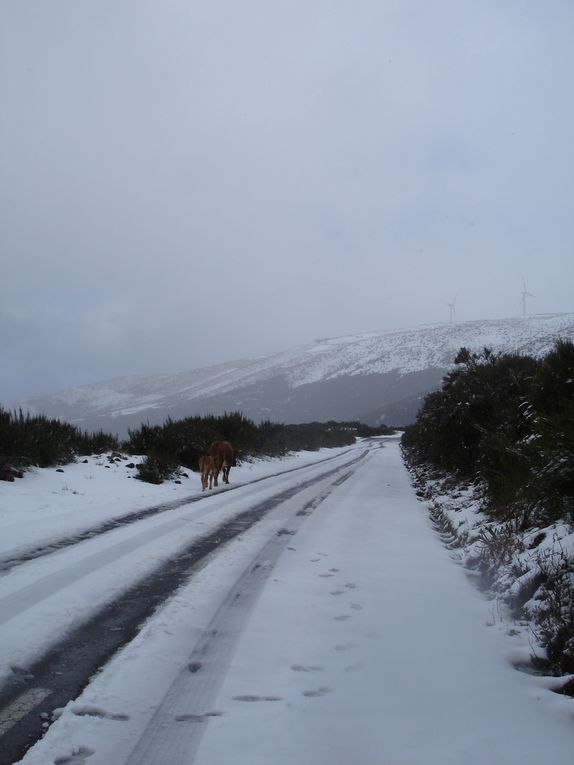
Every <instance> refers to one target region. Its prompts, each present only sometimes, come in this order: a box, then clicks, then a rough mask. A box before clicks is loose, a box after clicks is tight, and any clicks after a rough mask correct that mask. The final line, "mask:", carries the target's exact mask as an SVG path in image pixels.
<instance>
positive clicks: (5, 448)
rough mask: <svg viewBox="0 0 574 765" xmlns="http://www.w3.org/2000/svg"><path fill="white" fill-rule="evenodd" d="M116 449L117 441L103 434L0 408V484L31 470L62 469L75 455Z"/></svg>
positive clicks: (41, 416) (40, 416)
mask: <svg viewBox="0 0 574 765" xmlns="http://www.w3.org/2000/svg"><path fill="white" fill-rule="evenodd" d="M117 447H118V441H117V438H115V437H114V436H112V435H109V434H107V433H102V432H100V433H86V432H85V431H82V430H80V429H79V428H76V427H75V426H74V425H70V424H69V423H66V422H61V421H60V420H54V419H49V418H48V417H44V416H43V415H39V416H32V415H29V414H24V413H23V412H22V411H21V410H20V411H19V412H8V411H6V410H5V409H3V408H2V407H0V480H4V481H13V480H14V478H21V477H22V474H23V471H24V470H25V469H26V468H28V467H31V466H37V467H49V466H52V465H64V464H65V463H66V462H71V461H72V460H73V459H74V458H75V457H76V456H77V455H79V454H95V453H100V452H104V451H108V450H110V449H117Z"/></svg>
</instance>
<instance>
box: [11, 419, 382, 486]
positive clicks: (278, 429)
mask: <svg viewBox="0 0 574 765" xmlns="http://www.w3.org/2000/svg"><path fill="white" fill-rule="evenodd" d="M387 432H392V431H389V429H387V428H385V427H384V426H383V427H381V428H371V427H369V426H367V425H363V424H362V423H358V422H348V423H337V422H327V423H319V422H312V423H305V424H302V425H282V424H278V423H273V422H270V421H266V422H262V423H260V424H259V425H256V424H255V423H254V422H252V421H251V420H249V419H247V418H245V417H244V416H243V415H242V414H241V413H239V412H233V413H230V414H224V415H223V416H219V417H216V416H211V415H210V416H207V417H187V418H185V419H183V420H172V419H168V420H166V422H165V423H164V424H163V425H149V424H142V425H141V426H140V427H139V428H136V429H134V430H130V431H129V438H128V439H127V441H125V442H123V443H121V444H120V443H119V442H118V439H117V438H116V437H115V436H113V435H110V434H106V433H103V432H99V433H92V434H89V433H86V432H84V431H81V430H79V429H78V428H77V427H75V426H74V425H71V424H69V423H65V422H61V421H60V420H54V419H49V418H47V417H44V416H42V415H40V416H32V415H29V414H26V415H24V414H23V413H22V411H20V412H8V411H6V410H4V409H2V408H1V407H0V480H7V481H12V480H14V479H15V478H19V477H22V475H23V471H24V470H25V469H26V468H28V467H32V466H37V467H49V466H54V465H63V464H65V463H67V462H72V461H73V460H74V459H75V458H76V457H77V456H79V455H82V454H84V455H85V454H97V453H102V452H105V451H110V450H118V449H120V448H121V449H122V450H123V451H125V452H128V453H130V454H138V455H145V459H144V460H143V462H142V463H141V465H140V466H139V468H138V477H139V478H140V479H141V480H144V481H149V482H152V483H161V482H162V481H164V480H167V479H169V478H172V477H175V475H176V473H177V472H178V470H179V469H180V467H182V466H183V467H187V468H189V469H191V470H197V463H198V459H199V457H200V456H201V455H202V454H206V453H207V451H208V449H209V445H210V444H211V443H212V442H213V441H217V440H225V441H231V443H232V444H233V445H234V447H235V450H236V452H237V455H238V458H239V459H245V458H249V457H260V456H269V457H279V456H282V455H284V454H286V453H287V452H290V451H298V450H301V449H306V450H317V449H320V448H322V447H334V446H345V445H347V444H352V443H354V441H355V438H356V437H357V436H369V435H379V434H381V433H387Z"/></svg>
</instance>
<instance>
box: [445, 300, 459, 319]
mask: <svg viewBox="0 0 574 765" xmlns="http://www.w3.org/2000/svg"><path fill="white" fill-rule="evenodd" d="M456 298H457V296H456V295H455V296H454V300H453V301H452V303H447V305H448V308H449V311H450V318H449V323H450V324H452V323H453V322H454V305H455V303H456Z"/></svg>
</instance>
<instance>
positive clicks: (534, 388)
mask: <svg viewBox="0 0 574 765" xmlns="http://www.w3.org/2000/svg"><path fill="white" fill-rule="evenodd" d="M455 363H456V364H457V368H456V369H455V370H454V371H453V372H450V373H449V374H448V375H447V376H446V377H445V378H444V381H443V386H442V389H441V390H439V391H436V392H434V393H431V394H430V395H429V396H427V397H426V399H425V402H424V404H423V407H422V409H421V411H420V412H419V415H418V419H417V421H416V423H415V424H414V425H412V426H411V427H409V428H407V430H406V432H405V434H404V436H403V446H404V448H405V450H406V451H407V453H408V455H409V457H410V459H411V460H412V461H414V462H415V463H416V462H425V463H430V464H432V465H434V466H436V467H437V468H441V469H443V470H445V471H448V472H451V473H454V474H456V475H458V476H460V477H461V478H463V479H472V480H480V481H482V482H484V485H485V486H486V490H487V493H488V498H489V500H490V501H489V511H490V513H491V514H492V515H493V516H495V517H497V518H501V519H507V518H517V517H518V518H520V519H521V521H522V522H523V524H524V525H533V524H536V523H541V522H548V521H552V520H558V519H565V520H567V521H568V522H569V523H573V521H574V344H573V343H572V342H570V341H559V342H557V343H556V345H555V347H554V349H553V350H552V351H551V352H550V353H549V354H548V355H547V356H546V357H545V358H543V359H533V358H530V357H529V356H520V355H518V354H494V353H492V352H491V351H489V350H488V349H485V350H484V351H483V352H482V353H479V354H477V353H470V352H469V351H468V350H467V349H465V348H463V349H461V350H460V351H459V353H458V355H457V357H456V359H455Z"/></svg>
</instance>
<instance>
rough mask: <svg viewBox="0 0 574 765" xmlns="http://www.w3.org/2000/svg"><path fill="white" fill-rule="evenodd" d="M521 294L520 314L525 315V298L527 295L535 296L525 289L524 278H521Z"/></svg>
mask: <svg viewBox="0 0 574 765" xmlns="http://www.w3.org/2000/svg"><path fill="white" fill-rule="evenodd" d="M521 295H522V315H523V316H526V298H527V297H531V298H533V297H536V296H535V295H533V294H532V292H528V290H527V289H526V282H525V281H524V279H523V280H522V292H521Z"/></svg>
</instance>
